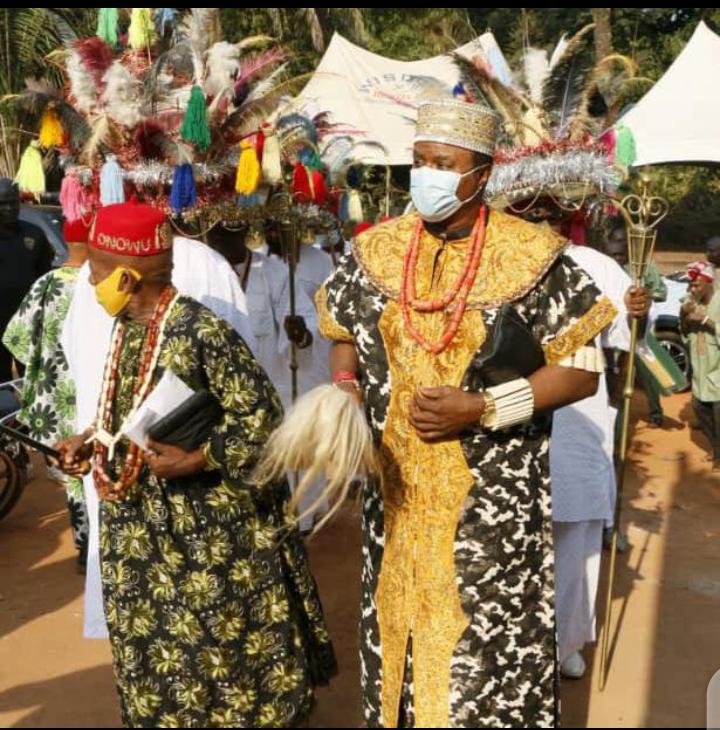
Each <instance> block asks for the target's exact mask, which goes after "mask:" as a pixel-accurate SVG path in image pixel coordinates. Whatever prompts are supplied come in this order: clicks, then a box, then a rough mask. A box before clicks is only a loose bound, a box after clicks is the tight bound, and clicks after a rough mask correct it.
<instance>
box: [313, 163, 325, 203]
mask: <svg viewBox="0 0 720 730" xmlns="http://www.w3.org/2000/svg"><path fill="white" fill-rule="evenodd" d="M308 174H309V175H310V184H311V186H312V199H313V202H314V203H317V204H318V205H325V203H326V202H327V197H328V192H327V185H326V184H325V176H324V175H323V174H322V172H321V171H320V170H309V171H308Z"/></svg>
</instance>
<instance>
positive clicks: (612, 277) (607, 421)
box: [550, 246, 632, 522]
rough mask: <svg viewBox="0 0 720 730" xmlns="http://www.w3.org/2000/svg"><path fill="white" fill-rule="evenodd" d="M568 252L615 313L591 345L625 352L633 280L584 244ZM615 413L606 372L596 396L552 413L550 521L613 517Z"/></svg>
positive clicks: (573, 247) (610, 260)
mask: <svg viewBox="0 0 720 730" xmlns="http://www.w3.org/2000/svg"><path fill="white" fill-rule="evenodd" d="M566 253H567V254H568V255H569V256H570V257H571V258H572V259H573V261H575V262H576V263H577V264H578V265H579V266H580V267H582V268H583V269H584V270H585V271H586V272H587V273H588V274H589V275H590V276H591V277H592V278H593V279H594V281H595V283H596V285H597V287H598V288H599V289H600V291H601V292H602V293H603V294H604V295H605V296H606V297H608V299H610V301H611V302H612V303H613V304H614V305H615V308H616V309H617V310H618V313H619V314H618V316H617V317H616V318H615V320H614V321H613V322H612V323H611V324H610V325H608V327H606V328H605V330H603V332H602V333H601V334H600V335H598V337H597V338H596V340H595V346H596V347H598V348H600V347H603V348H612V349H617V350H625V351H627V350H628V349H629V348H630V328H629V327H628V323H627V310H626V308H625V303H624V297H625V293H626V291H627V289H628V287H630V286H631V283H632V282H631V281H630V277H629V276H628V275H627V274H626V273H625V271H623V269H622V267H621V266H620V265H619V264H617V263H616V262H615V261H614V260H613V259H611V258H610V257H609V256H606V255H605V254H602V253H600V252H599V251H595V250H594V249H592V248H589V247H587V246H569V247H568V249H567V251H566ZM615 417H616V411H615V409H614V408H612V407H611V406H610V404H609V402H608V391H607V383H606V381H605V376H604V374H601V375H600V382H599V384H598V389H597V392H596V393H595V394H594V395H591V396H590V397H589V398H585V399H584V400H581V401H578V402H577V403H573V404H572V405H569V406H565V407H564V408H560V409H558V410H557V411H555V413H554V414H553V428H552V437H551V439H550V484H551V489H552V510H553V520H556V521H562V522H580V521H584V520H608V521H610V520H612V516H613V511H614V505H615V491H616V484H615V469H614V465H613V451H614V430H615Z"/></svg>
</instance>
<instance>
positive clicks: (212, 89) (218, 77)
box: [203, 41, 240, 96]
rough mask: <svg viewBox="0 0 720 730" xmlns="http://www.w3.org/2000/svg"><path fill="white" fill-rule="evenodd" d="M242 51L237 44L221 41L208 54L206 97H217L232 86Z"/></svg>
mask: <svg viewBox="0 0 720 730" xmlns="http://www.w3.org/2000/svg"><path fill="white" fill-rule="evenodd" d="M239 56H240V51H239V49H238V47H237V45H236V44H234V43H228V42H227V41H220V42H219V43H215V44H214V45H213V46H212V47H211V48H210V50H209V51H208V53H207V61H206V64H207V74H206V78H205V83H204V84H203V91H204V92H205V94H206V96H217V95H218V94H219V93H220V92H221V91H223V90H224V89H225V88H227V86H228V85H230V84H232V80H233V78H234V77H235V74H236V73H237V71H238V69H239V68H240V61H239Z"/></svg>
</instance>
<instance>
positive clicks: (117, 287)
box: [59, 203, 334, 727]
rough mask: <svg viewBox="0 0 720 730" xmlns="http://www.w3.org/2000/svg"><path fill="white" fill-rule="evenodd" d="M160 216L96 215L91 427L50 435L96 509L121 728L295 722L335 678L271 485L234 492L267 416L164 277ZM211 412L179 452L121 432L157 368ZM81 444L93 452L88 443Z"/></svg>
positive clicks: (273, 408)
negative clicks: (99, 345)
mask: <svg viewBox="0 0 720 730" xmlns="http://www.w3.org/2000/svg"><path fill="white" fill-rule="evenodd" d="M171 243H172V239H171V236H170V232H169V227H168V225H167V222H166V219H165V216H164V215H163V214H162V213H160V212H159V211H157V210H156V209H154V208H152V207H150V206H147V205H139V204H137V203H122V204H118V205H110V206H107V207H104V208H101V209H100V210H99V212H98V213H97V216H96V219H95V222H94V225H93V231H92V234H91V237H90V244H89V259H90V271H91V281H92V283H93V284H94V286H95V291H96V294H97V298H98V301H99V302H100V304H101V305H102V306H103V307H104V308H105V310H106V311H107V312H108V314H110V315H111V316H112V317H115V318H117V319H116V323H115V329H114V331H113V339H112V345H111V348H110V354H109V356H108V361H107V364H106V368H105V376H104V382H103V387H102V394H101V397H100V402H99V405H98V414H97V419H96V423H95V425H94V427H93V428H92V429H90V430H89V431H88V432H86V433H84V434H82V435H80V436H77V437H74V438H73V439H70V440H68V441H65V442H61V444H60V445H59V449H60V450H61V452H62V455H63V456H62V462H61V463H62V465H63V466H64V468H65V470H66V471H67V472H68V473H71V474H79V473H83V472H84V471H85V470H86V469H87V468H88V467H90V466H91V468H92V473H93V477H94V481H95V486H96V488H97V491H98V493H99V495H100V498H101V500H102V503H101V510H100V523H101V535H100V545H101V569H102V581H103V594H104V604H105V614H106V617H107V623H108V628H109V632H110V640H111V645H112V650H113V663H114V669H115V678H116V682H117V686H118V691H119V695H120V701H121V708H122V714H123V720H124V722H125V723H126V724H127V725H128V726H131V727H261V726H273V727H296V726H298V724H299V723H303V722H305V721H306V718H307V715H308V713H309V710H310V707H311V704H312V698H313V688H314V686H315V685H316V684H317V683H319V682H324V681H326V680H327V678H328V676H329V674H330V673H331V672H332V671H333V668H334V657H333V652H332V647H331V645H330V641H329V638H328V635H327V632H326V630H325V627H324V625H323V620H322V609H321V607H320V602H319V599H318V596H317V591H316V587H315V583H314V581H313V579H312V576H311V575H310V571H309V567H308V564H307V558H306V555H305V552H304V548H303V546H302V543H301V540H300V537H299V534H298V532H297V530H296V529H294V527H293V526H292V525H291V524H290V523H289V520H288V518H287V516H286V509H285V505H286V501H287V498H288V487H287V484H285V483H279V484H274V485H269V486H266V487H263V488H260V487H257V486H254V485H252V484H251V483H250V480H249V475H250V471H251V470H252V468H253V466H254V463H255V461H256V459H257V455H258V452H259V450H260V448H261V447H262V445H263V443H264V441H265V440H266V438H267V437H268V435H269V433H270V431H271V430H272V429H273V427H274V426H275V425H276V423H277V422H278V420H279V418H280V414H281V406H280V404H279V401H278V398H277V395H276V393H275V391H274V389H273V387H272V385H271V384H270V382H269V381H268V379H267V377H266V375H265V374H264V372H263V371H262V369H261V368H260V367H259V366H258V365H257V363H256V362H255V360H254V359H253V357H252V355H251V354H250V351H249V350H248V349H247V347H246V345H245V343H244V341H243V340H242V338H241V337H240V336H239V335H238V334H237V333H236V332H235V331H234V330H233V329H232V328H231V327H230V325H228V324H227V323H226V322H225V321H224V320H222V319H220V318H219V317H217V316H216V315H215V314H213V313H212V312H211V311H210V310H209V309H206V308H205V307H204V306H203V305H201V304H199V303H198V302H196V301H195V300H193V299H191V298H189V297H183V296H179V295H178V293H177V290H176V289H175V288H174V287H173V285H172V284H171V270H172V250H171ZM166 371H170V372H172V373H173V374H174V375H175V376H176V377H178V378H180V380H182V381H183V382H184V383H185V384H186V385H187V386H189V387H190V388H191V389H192V390H194V391H196V392H198V391H201V390H205V391H207V392H209V393H210V394H211V395H212V396H213V397H214V398H215V400H216V403H217V404H219V407H220V410H221V412H222V414H221V416H220V417H219V420H217V421H215V426H214V427H213V428H212V430H211V431H210V435H209V438H207V439H204V438H203V439H202V443H199V444H197V445H196V446H193V447H192V448H182V447H180V446H172V445H169V444H163V443H156V442H154V441H149V442H148V447H149V448H148V449H147V450H143V449H140V448H139V447H138V446H136V445H135V444H133V443H132V442H130V441H129V440H128V439H127V438H126V437H124V436H123V428H124V424H126V423H128V422H129V420H130V418H131V417H132V416H133V414H134V413H136V412H137V409H138V408H139V406H140V405H141V404H142V403H143V402H144V400H145V398H146V397H147V396H148V394H149V393H150V391H151V390H152V389H153V388H154V386H155V385H156V384H157V382H158V380H159V379H160V378H161V376H162V375H163V373H164V372H166ZM88 437H89V438H90V439H92V442H93V445H92V447H90V446H88V445H87V442H86V441H87V439H88Z"/></svg>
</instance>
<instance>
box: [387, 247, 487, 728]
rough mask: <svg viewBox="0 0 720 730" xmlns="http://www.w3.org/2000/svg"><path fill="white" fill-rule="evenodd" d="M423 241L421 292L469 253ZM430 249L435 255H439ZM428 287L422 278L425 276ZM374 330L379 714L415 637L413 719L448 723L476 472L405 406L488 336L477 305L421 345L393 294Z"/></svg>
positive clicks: (419, 321) (437, 321) (393, 714)
mask: <svg viewBox="0 0 720 730" xmlns="http://www.w3.org/2000/svg"><path fill="white" fill-rule="evenodd" d="M441 249H442V246H441V244H440V242H436V245H435V246H426V247H423V249H422V250H421V252H420V256H419V261H418V278H417V280H418V295H419V296H421V297H428V296H430V295H431V294H434V295H437V294H438V293H439V292H441V291H446V290H447V288H448V287H449V285H450V284H451V283H452V281H453V278H454V275H455V274H454V272H455V271H456V269H457V266H456V261H455V260H456V259H457V260H459V261H462V259H463V257H464V256H465V254H466V252H467V240H466V241H465V242H464V243H458V244H455V243H451V244H448V245H447V246H446V247H445V248H444V249H443V250H442V251H441ZM436 256H437V260H436ZM434 264H436V271H435V280H436V281H435V283H434V284H433V285H432V286H431V287H430V286H428V285H425V286H422V285H421V284H420V282H428V283H429V282H431V281H432V278H433V277H432V274H433V272H432V268H433V265H434ZM412 316H413V321H414V323H415V326H416V327H417V329H418V330H419V331H420V332H421V333H422V334H423V335H424V336H425V337H427V338H428V339H430V340H431V341H437V340H439V339H440V338H441V336H442V333H443V331H444V329H445V327H446V326H447V324H448V321H449V315H448V314H446V313H437V312H436V313H432V314H419V313H413V315H412ZM379 328H380V332H381V334H382V337H383V341H384V343H385V350H386V352H387V354H388V362H389V366H390V378H391V383H392V393H391V397H390V405H389V409H388V417H387V423H386V426H385V430H384V433H383V441H382V446H381V461H382V466H383V504H384V524H385V541H384V551H383V561H382V566H381V569H380V575H379V579H378V587H377V592H376V596H375V598H376V604H377V609H378V624H379V628H380V643H381V647H382V649H381V651H382V657H381V658H382V716H383V725H384V726H385V727H395V726H396V725H397V721H398V709H399V705H400V698H401V692H402V682H403V673H404V669H405V658H406V649H407V644H408V639H409V637H410V635H412V655H413V670H412V671H413V684H414V692H413V694H414V700H413V705H414V712H415V721H416V726H417V727H447V726H448V722H449V713H450V666H451V661H452V656H453V653H454V651H455V648H456V647H457V644H458V642H459V640H460V638H461V636H462V634H463V632H464V631H465V629H466V628H467V626H468V625H469V618H468V617H467V616H466V615H465V613H464V611H463V609H462V606H461V602H460V594H459V590H458V585H457V578H456V572H455V555H454V550H455V547H454V543H455V532H456V529H457V525H458V522H459V520H460V513H461V510H462V505H463V503H464V501H465V499H466V497H467V495H468V494H469V492H470V490H471V489H472V486H473V483H474V479H473V477H472V474H471V472H470V470H469V467H468V464H467V461H466V460H465V457H464V454H463V451H462V447H461V445H460V441H459V440H453V441H446V442H441V443H437V444H426V443H424V442H422V441H421V440H420V439H419V438H418V436H417V434H416V432H415V430H414V428H413V427H412V425H411V424H410V421H409V420H408V411H409V409H410V405H411V402H412V398H413V396H414V394H415V392H416V391H417V389H418V388H420V387H423V386H442V385H450V386H455V387H459V386H460V385H461V384H462V379H463V377H464V375H465V372H466V371H467V369H468V368H469V366H470V363H471V361H472V358H473V356H474V355H475V353H476V352H477V350H478V349H479V348H480V347H481V346H482V343H483V342H484V340H485V326H484V323H483V319H482V314H481V313H480V311H478V310H472V311H468V312H466V314H465V316H464V317H463V320H462V323H461V326H460V330H459V332H458V334H457V336H456V337H455V339H454V340H453V342H452V343H451V345H450V346H449V347H448V348H447V349H446V350H445V351H444V352H443V353H441V354H440V355H439V356H436V355H432V354H430V353H427V352H426V351H425V350H423V349H422V348H421V347H420V346H419V345H418V344H417V343H416V342H415V340H413V339H412V338H411V337H410V335H409V334H408V333H407V331H406V329H405V327H404V324H403V319H402V313H401V311H400V307H399V305H398V303H397V302H392V301H391V302H388V303H387V305H386V307H385V311H384V313H383V315H382V317H381V319H380V324H379Z"/></svg>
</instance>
